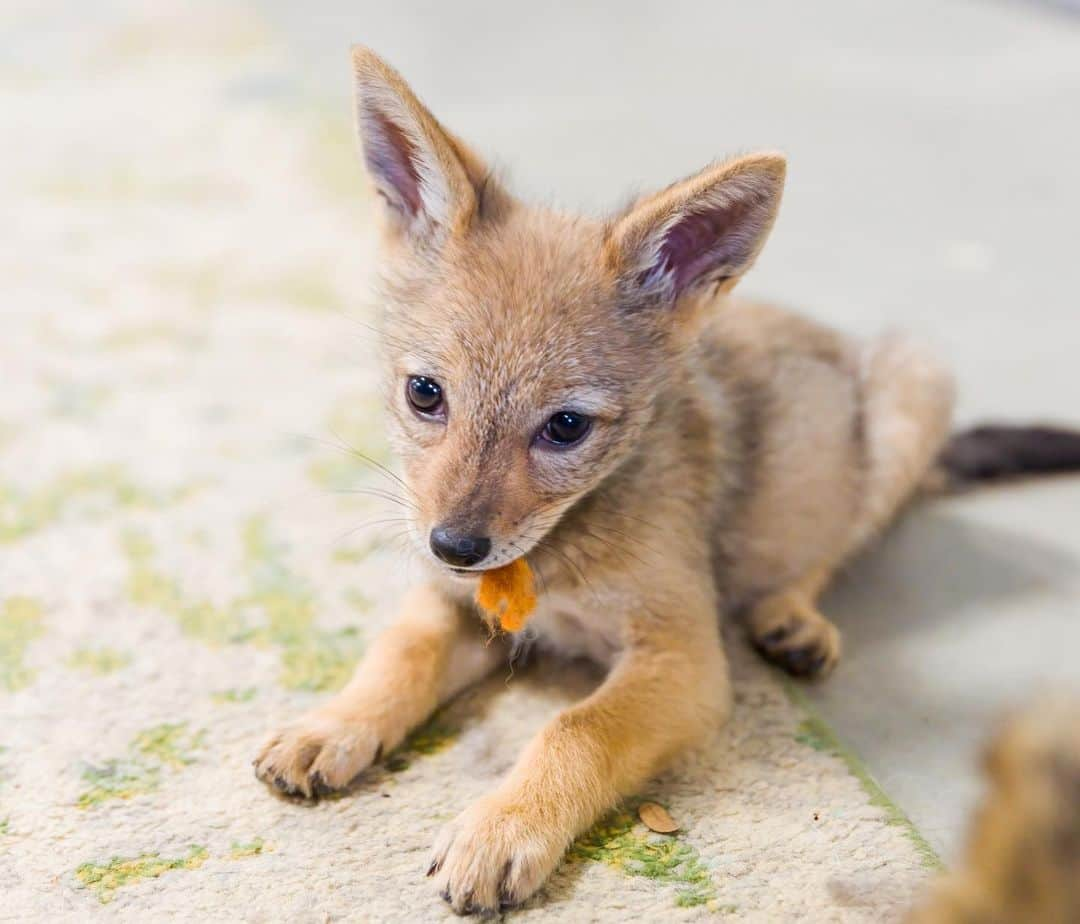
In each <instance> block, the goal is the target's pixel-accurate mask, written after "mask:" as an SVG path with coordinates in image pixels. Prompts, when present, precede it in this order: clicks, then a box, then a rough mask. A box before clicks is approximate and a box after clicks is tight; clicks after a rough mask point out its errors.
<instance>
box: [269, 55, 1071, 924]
mask: <svg viewBox="0 0 1080 924" xmlns="http://www.w3.org/2000/svg"><path fill="white" fill-rule="evenodd" d="M353 64H354V73H355V81H356V110H357V111H356V115H357V124H358V128H359V133H360V141H361V147H362V150H363V160H364V163H365V165H366V168H367V171H368V173H369V174H370V177H371V179H372V181H373V183H374V185H375V188H376V190H377V191H378V192H379V194H380V196H381V198H382V199H383V200H384V204H385V207H384V209H383V216H384V227H383V263H382V279H381V289H382V303H383V305H384V312H383V318H382V329H383V333H384V340H383V374H384V376H385V381H386V384H387V392H388V395H389V396H390V421H391V431H392V432H391V436H392V439H393V443H394V446H395V448H396V450H397V453H398V455H399V457H400V459H401V462H402V468H403V477H404V479H405V481H406V483H407V484H408V489H409V492H410V496H411V499H412V500H413V501H414V505H415V509H414V511H413V513H412V522H411V533H412V538H413V540H414V541H415V543H416V545H417V546H418V548H419V549H420V551H421V554H422V555H423V556H424V558H425V560H426V562H427V565H428V570H429V577H428V579H427V580H426V582H424V583H422V584H420V585H418V586H417V587H415V588H414V589H413V590H412V591H411V592H410V593H409V595H408V596H407V597H406V599H405V600H404V601H403V602H402V606H401V613H400V617H399V619H398V620H397V622H396V623H395V625H394V626H393V628H391V629H390V630H389V631H388V632H386V633H385V634H384V635H383V636H382V637H381V638H379V639H378V640H377V641H376V642H375V644H374V645H373V646H371V648H370V649H369V650H368V653H367V655H366V656H365V658H364V660H363V661H362V662H361V664H360V665H359V666H358V668H357V670H356V673H355V675H354V677H353V679H352V681H351V682H350V683H349V684H348V685H347V686H346V687H345V689H344V690H342V691H341V692H340V693H339V694H338V695H336V696H335V697H333V698H332V699H330V700H329V701H327V702H326V703H324V704H322V705H320V706H318V707H316V708H315V709H314V710H313V711H312V712H310V713H309V714H307V715H305V716H302V717H300V718H298V719H297V720H296V721H295V722H293V723H292V724H290V725H288V726H287V727H285V728H283V729H281V730H280V731H278V732H277V733H276V734H274V735H273V736H272V737H271V738H270V739H269V740H268V742H267V743H266V745H265V747H264V748H263V750H262V752H261V753H260V754H259V756H258V757H257V759H256V762H255V763H256V773H257V775H258V776H259V778H260V779H262V780H264V781H266V782H267V783H269V784H271V785H273V786H274V787H276V788H277V789H279V790H281V791H283V792H285V793H290V794H295V795H301V796H305V797H314V796H318V795H320V794H324V793H326V792H330V791H334V790H339V789H343V788H345V787H347V786H348V785H349V784H350V783H351V782H352V781H353V780H355V779H356V778H357V776H358V775H359V774H361V773H362V772H363V771H364V770H365V769H366V768H367V767H368V766H369V765H371V764H372V763H373V762H375V761H378V760H379V759H380V757H381V755H384V754H388V753H389V752H390V751H392V750H393V749H394V748H395V747H397V746H398V745H399V744H401V742H402V741H403V740H404V738H405V736H406V734H407V733H408V732H409V730H410V729H412V728H415V727H416V726H418V725H419V724H420V723H422V722H423V721H424V720H425V719H426V718H427V717H428V716H430V715H431V713H432V712H433V711H434V710H435V709H436V708H437V707H438V706H439V705H440V704H441V703H443V702H445V701H446V700H448V699H450V698H451V697H453V696H454V695H455V694H457V693H458V692H460V691H461V690H462V689H464V688H465V687H467V686H469V685H470V684H473V683H475V682H477V681H478V680H480V679H481V678H482V677H484V676H485V675H486V674H488V673H490V672H492V671H494V670H496V669H498V668H499V667H500V666H505V665H506V663H507V659H508V654H509V650H510V640H509V639H508V638H507V637H506V636H501V637H499V638H496V639H495V640H494V641H491V640H490V639H489V632H488V630H487V626H486V624H485V623H484V620H483V619H482V618H481V615H480V614H479V613H478V612H477V609H476V605H475V603H474V594H475V591H476V587H477V583H478V582H479V581H480V580H481V579H482V577H483V575H484V574H485V573H486V572H489V571H492V570H493V569H499V568H503V567H505V566H507V565H509V564H511V563H514V562H521V561H523V560H524V561H525V562H527V564H528V567H529V568H530V569H531V570H532V572H533V573H534V574H535V576H536V588H537V591H538V599H537V602H536V609H535V612H534V613H533V615H532V617H531V621H530V630H531V631H533V632H535V635H536V638H537V642H538V644H540V645H543V646H546V647H547V648H549V649H552V650H554V651H556V652H559V653H561V654H565V655H570V656H587V657H591V658H593V659H595V660H597V661H599V662H601V663H602V664H604V665H606V666H608V667H609V672H608V675H607V678H606V680H605V681H604V682H603V684H601V686H600V687H599V688H598V689H597V690H596V691H595V692H593V693H592V694H591V695H590V696H588V697H587V698H586V699H584V700H583V701H581V702H579V703H577V704H576V705H574V706H573V707H572V708H570V709H568V710H566V711H565V712H563V713H562V714H561V715H559V716H558V717H556V718H555V719H554V720H553V721H552V722H551V723H550V724H549V725H547V726H546V727H545V728H544V729H542V730H541V731H540V732H539V734H538V735H537V736H536V737H535V739H534V740H533V741H532V743H531V744H530V745H529V746H528V747H527V748H526V749H525V751H524V753H523V754H522V755H521V757H520V759H519V761H518V763H517V764H516V765H515V766H514V768H513V769H512V770H511V771H510V772H509V774H508V775H507V776H506V778H505V779H504V780H503V781H502V782H501V783H500V784H499V785H498V786H497V787H496V788H495V789H494V790H493V791H492V792H490V793H489V794H488V795H487V796H485V797H484V798H483V799H482V800H480V801H479V802H477V803H476V804H474V805H472V806H470V807H467V808H465V809H464V811H463V812H462V813H461V814H460V815H459V816H458V817H457V818H456V819H455V820H454V821H452V822H450V823H449V824H448V825H447V826H446V827H445V829H444V830H443V832H442V833H441V834H440V836H439V837H438V839H437V841H436V843H435V846H434V851H433V854H432V858H431V861H430V865H429V867H428V875H430V876H431V877H432V878H433V879H434V882H435V886H436V888H437V889H438V890H439V891H440V892H441V893H442V894H443V895H444V897H445V898H446V899H447V901H449V902H450V904H451V905H452V906H453V907H454V909H455V910H457V911H462V912H466V911H476V912H486V911H493V910H497V909H499V908H505V907H508V906H513V905H517V904H519V903H521V902H523V901H524V900H526V899H527V898H529V896H531V895H532V894H533V893H534V892H536V891H537V890H538V889H539V888H540V886H541V885H542V884H543V883H544V881H545V879H546V878H547V877H548V875H549V874H550V873H551V871H552V870H553V869H554V868H555V866H556V864H558V862H559V860H560V858H561V857H562V855H563V853H564V851H565V850H566V848H567V846H568V845H569V844H570V843H571V841H572V840H573V838H574V837H575V836H576V835H577V834H578V833H579V832H581V831H583V830H585V829H586V828H588V827H589V826H590V825H591V824H592V823H593V822H594V821H595V820H596V819H597V818H598V817H600V816H601V815H602V814H603V813H604V812H606V811H607V810H608V809H609V808H610V807H611V806H612V805H614V804H615V802H616V801H617V800H618V799H619V798H620V797H621V796H623V795H626V794H629V793H633V792H634V791H635V790H637V789H638V788H639V787H640V786H641V785H642V783H643V782H644V781H645V780H646V779H648V778H649V777H650V776H651V775H653V774H655V773H657V772H658V771H659V770H661V769H662V768H663V767H664V766H665V765H666V764H667V763H668V762H669V761H670V760H671V759H672V758H673V757H674V756H675V755H676V754H678V753H680V752H681V751H683V750H685V749H687V748H690V747H692V746H694V745H695V744H697V743H698V742H700V741H702V740H703V739H704V738H705V737H706V736H708V735H710V734H711V733H713V732H714V731H715V729H717V728H718V727H719V726H720V725H721V724H722V723H723V722H724V721H725V719H726V717H727V716H728V714H729V713H730V710H731V703H732V691H731V684H730V680H729V675H728V665H727V659H726V656H725V653H724V649H723V644H722V642H721V637H720V631H719V623H720V619H721V618H723V617H726V616H729V615H739V616H741V617H742V618H743V619H745V622H746V626H747V629H748V632H749V634H750V637H751V640H752V641H753V643H754V644H755V645H756V646H757V647H758V648H759V650H760V651H762V653H763V654H764V655H765V656H766V657H767V658H768V659H770V660H771V661H773V662H775V663H776V664H778V665H780V666H781V667H783V668H784V669H785V670H788V671H789V672H791V673H793V674H797V675H801V676H807V677H819V676H823V675H824V674H826V673H827V672H828V671H830V670H831V669H832V668H833V667H834V666H835V664H836V663H837V660H838V658H839V656H840V636H839V633H838V632H837V630H836V628H835V627H834V626H833V625H832V624H831V623H830V622H829V621H828V619H827V618H826V617H825V616H824V615H822V613H821V612H820V611H819V609H818V606H817V598H818V596H819V595H820V593H821V591H822V590H823V589H824V587H825V586H826V585H827V584H828V581H829V579H830V576H831V575H832V574H833V573H834V571H835V570H836V569H837V568H838V567H839V566H841V565H842V564H843V563H844V562H845V561H846V560H848V559H849V558H850V557H851V556H852V555H854V554H855V553H856V552H857V551H858V550H859V549H860V548H861V547H862V546H863V545H864V544H865V543H866V542H867V541H868V540H869V539H871V538H872V537H873V536H874V535H875V534H876V533H878V532H879V531H880V530H881V529H882V528H883V527H885V526H886V525H887V524H888V522H889V521H890V520H891V519H892V518H893V517H894V515H895V514H896V512H897V510H898V509H899V508H900V506H901V505H902V504H904V502H905V501H907V500H908V499H909V498H910V497H911V496H912V495H913V494H914V493H915V492H916V490H917V489H918V488H919V487H920V485H921V484H922V483H923V482H924V480H926V479H927V477H928V475H929V474H930V473H931V471H932V470H933V469H934V467H935V462H936V460H937V459H938V458H939V453H940V451H941V449H942V446H943V445H944V444H945V442H946V437H947V434H948V430H949V421H950V414H951V409H952V402H953V385H952V380H951V377H950V375H949V373H948V371H947V370H946V369H945V367H944V366H943V365H942V364H941V363H940V362H939V361H938V360H937V359H936V358H935V357H934V356H932V355H931V354H930V353H928V352H927V351H926V350H924V349H922V348H921V347H919V346H918V345H916V344H914V343H912V342H910V341H908V340H906V339H902V338H886V339H880V340H875V341H869V342H860V341H856V340H853V339H850V338H848V337H845V336H843V335H842V334H839V333H837V332H835V331H832V330H829V329H827V328H825V327H822V326H821V325H819V324H817V323H815V322H813V321H810V320H807V319H805V318H801V317H798V316H796V315H793V314H789V313H787V312H785V311H782V310H780V309H777V308H774V307H771V306H768V305H764V304H758V303H755V302H750V301H743V300H740V299H737V298H734V297H732V296H731V295H730V292H731V290H732V289H733V288H734V287H735V285H736V284H737V283H738V281H739V280H740V279H741V278H742V277H743V275H744V274H745V273H746V272H747V271H748V270H749V269H750V268H751V266H752V265H753V263H754V261H755V259H756V257H757V255H758V253H759V252H760V250H761V248H762V246H763V245H764V243H765V240H766V238H767V237H768V234H769V231H770V229H771V227H772V224H773V222H774V220H775V218H776V215H777V211H778V209H779V206H780V198H781V194H782V190H783V186H784V178H785V160H784V158H783V157H782V156H781V155H779V154H776V153H773V152H761V153H756V154H749V155H746V156H742V157H738V158H734V159H732V160H727V161H722V162H718V163H715V164H713V165H711V166H709V167H706V168H705V169H704V170H702V171H701V172H700V173H698V174H696V175H695V176H692V177H689V178H687V179H684V180H680V181H678V182H676V183H674V184H672V185H671V186H669V187H667V188H666V189H663V190H661V191H659V192H657V193H655V194H653V195H649V196H645V197H643V198H641V199H639V200H638V201H636V202H635V203H633V204H632V205H631V206H630V207H628V208H627V209H625V210H623V211H621V212H619V213H617V214H614V215H611V216H610V217H608V218H606V219H604V220H594V219H589V218H582V217H578V216H574V215H568V214H564V213H561V212H556V211H552V210H550V209H546V208H540V207H535V206H531V205H527V204H525V203H523V202H521V201H519V200H518V199H516V198H515V197H514V196H513V195H512V194H511V193H510V192H509V191H508V190H507V189H506V188H505V187H504V185H503V184H502V183H501V182H500V181H499V180H498V179H496V178H495V177H493V175H492V174H491V172H490V171H489V169H488V167H487V166H486V165H485V163H484V161H483V160H482V159H481V158H480V157H479V156H478V155H477V154H476V153H474V152H473V151H472V150H471V149H470V148H469V147H468V146H467V144H466V143H465V142H463V141H462V140H461V139H459V138H457V137H456V136H454V135H453V134H451V133H450V132H449V131H447V130H446V129H445V128H443V126H441V125H440V124H439V122H438V121H437V120H436V118H435V117H434V116H433V115H432V114H431V113H430V112H429V111H428V110H427V109H426V108H425V107H424V106H423V105H422V104H421V103H420V102H419V100H418V99H417V98H416V96H415V95H414V94H413V92H412V90H411V89H410V88H409V87H408V86H407V84H406V83H405V82H404V80H403V79H402V78H401V77H400V76H399V75H398V74H397V72H396V71H394V70H393V69H392V68H391V67H390V66H389V65H387V64H386V63H385V62H384V61H382V60H381V59H380V58H379V57H378V56H376V55H375V54H374V53H373V52H371V51H370V50H368V49H365V48H357V49H356V50H355V51H354V53H353ZM992 439H993V436H992V435H991V440H992ZM1071 440H1072V442H1069V440H1066V443H1067V445H1068V446H1069V447H1071V449H1070V450H1069V451H1072V452H1074V453H1075V456H1076V459H1075V463H1080V452H1076V451H1075V450H1076V447H1078V446H1080V440H1077V439H1076V438H1075V437H1071ZM1020 442H1021V444H1023V446H1028V448H1030V446H1029V443H1030V441H1027V442H1025V441H1024V440H1021V441H1020ZM1014 448H1016V447H1014ZM1020 448H1023V447H1020ZM968 449H971V447H970V446H969V447H968ZM970 455H971V454H970V453H965V454H964V458H965V459H968V458H970ZM991 455H992V454H991ZM1013 455H1014V456H1016V455H1017V454H1016V453H1013ZM1019 455H1020V456H1022V455H1023V453H1022V452H1020V453H1019ZM1059 455H1060V453H1059ZM947 458H948V457H946V459H947ZM1023 468H1024V466H1023V464H1022V462H1021V463H1018V464H1017V466H1015V467H1014V469H1016V470H1023Z"/></svg>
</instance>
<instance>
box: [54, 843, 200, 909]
mask: <svg viewBox="0 0 1080 924" xmlns="http://www.w3.org/2000/svg"><path fill="white" fill-rule="evenodd" d="M209 855H210V854H209V852H208V851H207V849H206V848H205V847H200V846H198V845H192V846H191V847H190V848H189V850H188V852H187V854H186V855H185V856H182V857H174V858H173V859H168V858H165V857H162V856H161V855H160V854H157V853H144V854H142V855H140V856H137V857H113V858H112V859H111V860H109V861H108V862H107V863H103V864H97V863H83V864H81V865H80V866H79V867H78V868H77V869H76V870H75V878H76V879H78V880H79V882H81V883H82V884H83V886H84V887H85V888H87V889H90V891H92V892H93V893H94V894H95V895H97V897H98V899H99V900H100V901H101V903H102V904H103V905H107V904H108V903H109V902H111V901H112V900H113V897H114V896H115V895H116V891H117V890H118V889H122V888H124V887H125V886H130V885H135V884H137V883H139V882H142V881H143V880H146V879H156V878H157V877H158V876H162V875H164V874H165V873H168V872H172V871H173V870H185V869H186V870H193V869H198V868H199V867H200V866H202V865H203V863H205V862H206V859H207V857H209Z"/></svg>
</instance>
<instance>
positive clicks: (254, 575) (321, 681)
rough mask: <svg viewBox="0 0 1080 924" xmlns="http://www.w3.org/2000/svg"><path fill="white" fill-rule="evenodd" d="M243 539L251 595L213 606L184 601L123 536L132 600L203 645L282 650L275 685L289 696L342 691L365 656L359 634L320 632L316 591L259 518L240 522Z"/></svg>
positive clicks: (146, 551)
mask: <svg viewBox="0 0 1080 924" xmlns="http://www.w3.org/2000/svg"><path fill="white" fill-rule="evenodd" d="M241 538H242V541H243V547H244V559H245V569H246V572H247V580H248V589H247V591H246V592H245V593H243V594H241V595H240V596H238V597H236V598H234V599H231V600H229V601H227V602H226V603H224V604H222V605H218V604H215V603H213V602H212V601H210V600H205V599H198V598H195V599H192V598H189V597H188V596H187V595H186V593H185V591H184V590H183V588H182V587H181V586H180V585H179V583H178V582H176V581H175V580H173V579H172V578H170V577H169V576H167V575H165V574H163V573H162V572H161V571H159V570H158V569H157V567H156V563H155V557H156V556H155V550H154V547H153V544H152V543H151V542H150V540H149V539H148V538H147V537H146V536H143V535H141V534H128V535H127V536H125V537H124V540H123V545H124V550H125V553H126V554H127V558H128V563H129V568H130V572H129V577H128V592H129V594H130V596H131V599H132V601H133V602H135V603H137V604H140V605H142V606H152V607H155V608H156V609H159V610H162V611H163V612H165V613H166V614H167V615H169V616H171V617H172V618H173V619H175V620H176V621H177V623H178V624H179V626H180V629H181V631H182V632H184V634H185V635H189V636H191V637H193V638H197V639H199V640H200V641H203V642H206V643H207V644H211V645H224V644H240V643H250V644H255V645H259V646H264V647H267V646H272V647H276V648H278V649H280V651H281V675H280V680H281V683H282V684H283V685H284V686H286V687H288V688H289V689H294V690H315V691H324V690H336V689H339V688H340V687H342V686H344V685H345V683H346V681H347V680H348V679H349V677H350V676H351V674H352V669H353V666H354V664H355V663H356V661H357V659H358V658H359V656H360V653H361V651H362V650H363V644H362V639H361V637H360V633H359V631H358V630H357V629H356V628H354V627H348V628H344V629H338V630H333V631H328V630H326V629H322V628H320V627H319V626H318V625H317V622H316V617H317V604H316V598H315V593H314V590H313V588H312V587H311V586H310V585H309V584H308V583H307V582H306V581H305V580H303V579H302V578H301V577H300V576H299V575H297V574H296V573H295V572H294V571H292V570H291V569H290V568H289V567H288V564H287V562H286V557H285V549H284V548H283V547H282V546H280V545H279V544H277V543H275V542H274V541H273V540H272V538H271V537H270V535H269V532H268V530H267V525H266V521H265V519H264V518H262V517H253V518H252V519H250V520H249V521H248V522H247V523H245V524H244V526H243V530H242V537H241Z"/></svg>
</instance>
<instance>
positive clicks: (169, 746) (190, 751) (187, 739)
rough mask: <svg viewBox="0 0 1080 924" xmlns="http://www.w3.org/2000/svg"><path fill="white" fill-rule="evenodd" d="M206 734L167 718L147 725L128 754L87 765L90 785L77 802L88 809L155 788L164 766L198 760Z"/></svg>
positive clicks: (177, 766) (174, 766) (175, 766)
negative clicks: (161, 721)
mask: <svg viewBox="0 0 1080 924" xmlns="http://www.w3.org/2000/svg"><path fill="white" fill-rule="evenodd" d="M204 735H205V733H204V732H202V731H196V732H191V731H189V730H188V726H187V723H186V722H165V723H162V724H160V725H154V726H153V727H151V728H147V729H144V730H143V731H141V732H139V733H138V734H137V735H135V737H134V738H132V740H131V743H130V744H129V745H128V755H127V756H126V757H123V758H112V759H110V760H107V761H105V762H104V763H101V764H96V765H87V766H86V767H85V768H84V769H83V774H82V778H83V782H84V783H87V784H89V786H88V788H87V789H86V790H84V791H83V792H82V793H81V794H80V796H79V798H78V801H77V802H76V803H75V804H76V805H77V806H78V807H79V808H81V809H88V808H93V807H95V806H98V805H101V804H102V803H103V802H109V801H111V800H113V799H132V798H134V797H135V796H141V795H143V794H144V793H148V792H153V791H154V790H156V789H157V788H158V787H159V786H160V785H161V779H162V771H163V770H165V769H166V768H171V769H173V770H177V769H180V768H182V767H186V766H187V765H188V764H192V763H194V762H195V760H196V757H197V754H198V752H199V751H200V750H201V749H202V746H203V739H204Z"/></svg>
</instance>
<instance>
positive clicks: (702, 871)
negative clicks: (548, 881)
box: [567, 805, 735, 912]
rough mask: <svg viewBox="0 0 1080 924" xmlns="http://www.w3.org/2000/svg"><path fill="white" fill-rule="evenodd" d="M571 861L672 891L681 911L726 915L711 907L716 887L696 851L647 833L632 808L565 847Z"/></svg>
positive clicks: (670, 838)
mask: <svg viewBox="0 0 1080 924" xmlns="http://www.w3.org/2000/svg"><path fill="white" fill-rule="evenodd" d="M567 858H568V859H569V860H570V861H571V862H575V861H577V862H580V861H582V860H591V861H593V862H596V863H603V864H605V865H606V866H610V867H612V868H614V869H617V870H618V871H619V872H620V873H622V874H623V875H625V876H642V877H644V878H646V879H653V880H655V881H656V882H659V883H661V884H663V885H669V886H673V887H674V888H675V889H676V892H675V904H676V905H677V906H678V907H680V908H693V907H697V906H700V905H706V906H709V907H710V908H711V909H712V910H716V911H724V912H730V911H733V910H735V909H734V908H733V907H731V906H723V907H721V906H718V905H717V904H716V888H715V886H714V885H713V882H712V877H711V876H710V875H709V870H708V868H707V867H706V866H705V864H704V863H703V862H702V860H701V858H700V856H699V855H698V852H697V851H696V850H695V849H694V848H693V847H692V846H690V845H689V844H687V843H686V842H685V841H681V840H679V839H678V838H677V837H674V836H672V835H667V834H652V833H650V832H649V831H648V829H647V828H645V826H644V825H642V824H639V823H638V820H637V814H636V809H635V806H634V805H628V806H626V807H624V808H621V809H619V810H617V811H615V812H613V813H612V814H610V815H608V816H607V817H606V818H604V819H603V820H601V821H599V822H597V823H596V824H595V825H593V827H592V828H591V829H590V830H589V831H587V832H586V833H585V834H583V835H581V836H580V837H579V838H578V839H577V840H576V841H575V842H574V844H573V846H572V847H571V848H570V850H569V852H568V853H567Z"/></svg>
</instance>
